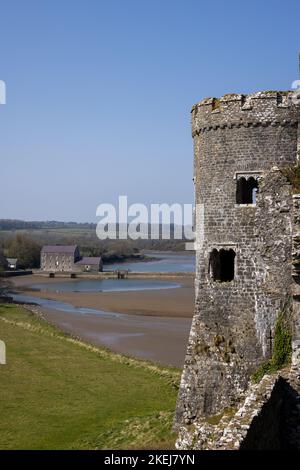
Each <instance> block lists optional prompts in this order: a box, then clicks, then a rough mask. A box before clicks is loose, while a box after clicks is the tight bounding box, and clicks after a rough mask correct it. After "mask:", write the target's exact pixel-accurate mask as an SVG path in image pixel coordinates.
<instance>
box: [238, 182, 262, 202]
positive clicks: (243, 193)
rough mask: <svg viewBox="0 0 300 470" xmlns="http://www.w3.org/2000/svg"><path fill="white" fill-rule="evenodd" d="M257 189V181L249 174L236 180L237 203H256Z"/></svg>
mask: <svg viewBox="0 0 300 470" xmlns="http://www.w3.org/2000/svg"><path fill="white" fill-rule="evenodd" d="M257 191H258V181H257V179H255V178H253V176H251V177H250V178H248V179H246V178H244V177H242V178H239V179H238V180H237V185H236V203H237V204H256V194H257Z"/></svg>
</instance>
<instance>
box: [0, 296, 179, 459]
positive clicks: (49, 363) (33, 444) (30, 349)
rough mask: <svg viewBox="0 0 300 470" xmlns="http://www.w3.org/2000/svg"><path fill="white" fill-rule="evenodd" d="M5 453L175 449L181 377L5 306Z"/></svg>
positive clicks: (0, 441)
mask: <svg viewBox="0 0 300 470" xmlns="http://www.w3.org/2000/svg"><path fill="white" fill-rule="evenodd" d="M0 325H1V339H2V340H4V341H5V343H6V350H7V364H6V365H3V366H1V381H0V394H1V396H2V397H5V399H3V400H1V401H0V424H1V426H0V449H1V450H2V449H14V450H15V449H40V450H42V449H140V448H143V449H145V448H146V449H172V448H174V440H175V436H174V435H172V419H173V413H174V409H175V403H176V396H177V390H176V388H175V387H174V385H175V384H176V385H177V386H178V382H179V378H180V372H179V371H177V370H175V369H170V368H169V369H168V368H164V367H159V366H157V365H155V364H151V363H148V362H145V361H139V360H136V359H131V358H127V357H125V356H122V355H119V354H115V353H111V352H110V351H107V350H105V349H104V348H95V347H93V346H90V345H88V344H86V343H83V342H80V341H78V340H76V339H74V338H72V337H70V336H67V335H65V334H63V333H62V332H61V331H59V330H58V329H57V328H55V327H53V326H51V325H49V324H48V323H46V322H45V321H43V319H41V318H39V317H38V316H36V315H33V314H32V313H30V312H29V311H28V310H26V309H25V308H23V307H20V306H16V305H1V306H0Z"/></svg>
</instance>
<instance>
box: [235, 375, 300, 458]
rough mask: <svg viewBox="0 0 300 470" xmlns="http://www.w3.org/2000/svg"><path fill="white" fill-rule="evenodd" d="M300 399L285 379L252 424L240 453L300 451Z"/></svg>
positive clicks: (282, 379) (281, 379)
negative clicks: (242, 451) (250, 451)
mask: <svg viewBox="0 0 300 470" xmlns="http://www.w3.org/2000/svg"><path fill="white" fill-rule="evenodd" d="M299 408H300V396H299V393H298V391H297V390H296V389H295V388H294V387H292V386H291V385H290V384H289V383H288V382H287V381H286V380H285V379H284V378H282V377H280V378H279V380H278V381H277V383H276V385H275V387H274V389H273V391H272V394H271V396H270V399H269V400H268V401H267V403H265V404H264V405H263V407H262V409H261V411H260V413H259V415H258V416H256V417H255V418H254V419H253V420H252V423H251V426H250V428H249V431H248V433H247V435H246V437H245V439H244V440H243V441H242V443H241V445H240V450H299V449H300V430H299V426H300V409H299Z"/></svg>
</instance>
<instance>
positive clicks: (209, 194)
mask: <svg viewBox="0 0 300 470" xmlns="http://www.w3.org/2000/svg"><path fill="white" fill-rule="evenodd" d="M192 129H193V138H194V151H195V159H194V171H195V174H194V178H195V198H196V204H197V205H198V206H197V207H198V208H199V207H200V208H201V210H202V219H203V221H202V222H201V224H200V223H197V226H196V232H197V242H196V243H197V244H196V254H197V264H196V281H195V290H196V301H195V314H194V319H193V324H192V329H191V334H190V339H189V344H188V350H187V356H186V361H185V367H184V372H183V375H182V381H181V387H180V393H179V398H178V405H177V411H176V424H177V425H179V424H182V423H185V424H191V423H193V422H194V421H195V420H197V418H199V417H200V416H203V415H213V414H215V413H217V412H219V411H220V410H222V409H224V408H225V407H228V406H233V405H234V404H236V401H237V400H238V398H240V397H241V396H242V394H243V392H244V391H245V390H246V388H247V385H248V381H249V377H250V375H251V374H252V373H253V371H254V370H255V369H256V368H257V366H258V365H259V364H260V363H261V362H262V361H263V360H265V359H266V358H268V357H269V356H270V354H271V349H272V336H273V332H274V325H275V321H276V318H277V316H278V313H279V312H280V311H281V310H282V309H283V308H289V306H290V304H291V292H292V287H291V284H292V277H291V262H290V261H291V254H292V245H291V239H292V219H293V198H292V191H291V187H290V185H289V184H288V182H287V180H286V179H285V177H284V176H283V175H282V173H281V172H280V171H279V170H278V168H280V167H283V166H286V165H293V164H294V163H295V162H296V157H297V139H298V111H297V110H296V109H295V106H293V104H292V102H291V101H290V99H289V96H288V95H287V94H284V93H256V94H254V95H249V96H247V97H243V96H241V95H227V96H225V97H223V98H221V100H215V99H209V100H204V101H203V102H201V103H199V104H198V105H196V106H195V107H194V108H193V110H192ZM240 177H244V178H245V179H247V178H250V177H254V178H256V179H257V180H258V183H259V192H258V194H257V198H256V204H243V205H239V204H237V203H236V187H237V180H238V179H239V178H240ZM221 249H225V250H229V249H231V250H233V251H234V253H235V258H234V271H235V272H234V279H233V280H231V281H229V282H219V281H218V280H214V278H213V277H212V272H211V264H210V263H211V261H210V259H211V258H210V254H211V252H212V250H218V251H220V250H221Z"/></svg>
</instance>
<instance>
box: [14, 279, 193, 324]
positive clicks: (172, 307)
mask: <svg viewBox="0 0 300 470" xmlns="http://www.w3.org/2000/svg"><path fill="white" fill-rule="evenodd" d="M160 279H162V278H161V277H160ZM163 279H166V280H173V281H174V278H172V277H171V276H165V277H164V278H163ZM49 281H51V283H53V284H59V283H60V282H62V281H63V282H66V281H67V282H74V281H72V280H71V279H69V280H66V279H65V278H64V279H62V278H54V279H51V280H50V279H49V278H47V277H45V276H39V275H31V276H26V277H25V276H24V277H16V278H13V279H12V283H13V285H14V286H15V287H19V288H21V289H22V291H23V293H24V294H28V295H31V296H36V297H43V298H47V299H51V300H59V301H62V302H68V303H70V304H72V305H74V306H75V307H87V308H94V309H100V310H105V311H107V312H120V313H126V314H134V315H151V316H162V317H177V318H178V317H181V318H192V316H193V309H194V279H193V278H191V277H184V276H182V277H176V283H178V284H180V285H181V287H178V288H176V289H157V290H148V291H146V290H145V291H127V292H49V291H48V292H42V291H41V292H38V291H33V290H30V285H32V284H37V283H38V284H43V283H49Z"/></svg>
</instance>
